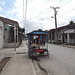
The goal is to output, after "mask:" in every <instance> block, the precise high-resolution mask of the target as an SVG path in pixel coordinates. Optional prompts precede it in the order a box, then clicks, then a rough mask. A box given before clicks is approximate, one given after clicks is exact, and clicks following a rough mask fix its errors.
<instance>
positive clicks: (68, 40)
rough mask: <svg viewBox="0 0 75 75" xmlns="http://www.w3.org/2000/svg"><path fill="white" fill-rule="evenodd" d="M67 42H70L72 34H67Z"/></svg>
mask: <svg viewBox="0 0 75 75" xmlns="http://www.w3.org/2000/svg"><path fill="white" fill-rule="evenodd" d="M67 43H70V36H69V34H67Z"/></svg>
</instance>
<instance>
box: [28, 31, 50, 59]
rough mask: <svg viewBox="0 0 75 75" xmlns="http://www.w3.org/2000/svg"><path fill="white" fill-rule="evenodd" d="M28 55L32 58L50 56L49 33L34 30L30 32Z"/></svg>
mask: <svg viewBox="0 0 75 75" xmlns="http://www.w3.org/2000/svg"><path fill="white" fill-rule="evenodd" d="M27 35H28V55H29V57H30V58H33V57H37V56H48V55H49V52H48V33H47V32H44V31H33V32H31V33H28V34H27Z"/></svg>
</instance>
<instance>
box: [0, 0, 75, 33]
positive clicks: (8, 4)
mask: <svg viewBox="0 0 75 75" xmlns="http://www.w3.org/2000/svg"><path fill="white" fill-rule="evenodd" d="M25 2H26V0H24V9H25V6H26V3H25ZM50 6H52V7H60V9H57V25H58V26H57V27H60V26H64V25H67V24H68V23H69V21H71V20H72V21H75V0H27V14H26V20H25V19H23V13H24V14H25V11H24V12H23V0H0V16H3V17H6V18H9V19H12V20H15V21H18V22H19V25H20V27H22V28H23V27H24V26H25V28H26V33H28V32H30V31H33V30H36V29H43V30H50V29H52V28H55V21H54V18H51V16H53V17H54V9H52V8H50ZM24 16H25V15H24Z"/></svg>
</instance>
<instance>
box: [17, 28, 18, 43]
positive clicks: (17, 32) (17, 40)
mask: <svg viewBox="0 0 75 75" xmlns="http://www.w3.org/2000/svg"><path fill="white" fill-rule="evenodd" d="M17 42H18V28H17Z"/></svg>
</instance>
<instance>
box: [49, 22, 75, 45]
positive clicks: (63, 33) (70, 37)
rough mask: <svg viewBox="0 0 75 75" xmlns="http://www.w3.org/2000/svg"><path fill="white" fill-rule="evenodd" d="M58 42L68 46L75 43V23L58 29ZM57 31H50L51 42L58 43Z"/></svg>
mask: <svg viewBox="0 0 75 75" xmlns="http://www.w3.org/2000/svg"><path fill="white" fill-rule="evenodd" d="M57 34H58V42H59V43H66V44H74V43H75V23H74V24H72V25H70V24H69V25H66V26H62V27H59V28H57ZM55 35H56V34H55V29H51V30H49V31H48V36H49V37H48V38H49V42H56V37H55Z"/></svg>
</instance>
